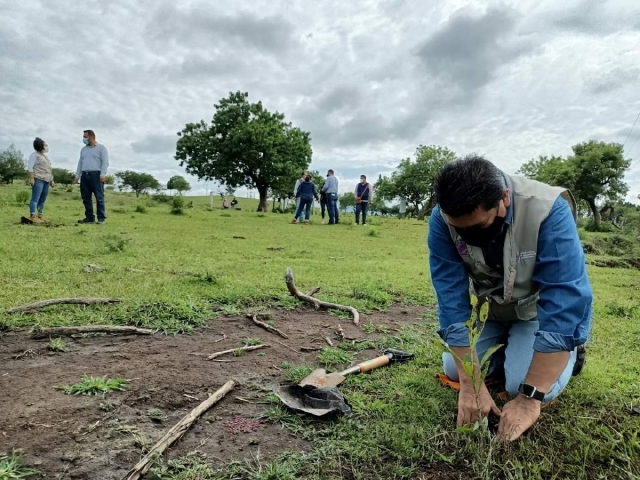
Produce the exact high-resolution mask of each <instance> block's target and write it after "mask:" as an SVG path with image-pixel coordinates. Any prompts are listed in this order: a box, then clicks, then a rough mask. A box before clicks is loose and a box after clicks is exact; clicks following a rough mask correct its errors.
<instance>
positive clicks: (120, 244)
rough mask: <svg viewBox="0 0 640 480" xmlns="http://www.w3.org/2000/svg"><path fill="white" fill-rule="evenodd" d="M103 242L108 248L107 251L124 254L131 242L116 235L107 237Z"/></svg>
mask: <svg viewBox="0 0 640 480" xmlns="http://www.w3.org/2000/svg"><path fill="white" fill-rule="evenodd" d="M102 240H103V242H104V245H105V247H107V250H109V251H110V252H112V253H117V252H124V249H125V248H126V246H127V245H128V244H129V242H130V241H131V240H130V239H128V238H124V237H121V236H119V235H115V234H110V235H106V236H105V237H104V238H103V239H102Z"/></svg>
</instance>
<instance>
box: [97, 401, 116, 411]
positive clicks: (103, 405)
mask: <svg viewBox="0 0 640 480" xmlns="http://www.w3.org/2000/svg"><path fill="white" fill-rule="evenodd" d="M98 408H99V409H100V410H102V411H103V412H113V411H114V410H115V409H116V406H115V405H114V404H113V403H111V402H100V405H98Z"/></svg>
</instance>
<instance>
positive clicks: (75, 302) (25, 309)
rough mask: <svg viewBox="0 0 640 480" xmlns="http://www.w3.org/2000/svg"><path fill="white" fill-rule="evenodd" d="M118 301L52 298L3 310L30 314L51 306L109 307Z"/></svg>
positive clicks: (109, 299)
mask: <svg viewBox="0 0 640 480" xmlns="http://www.w3.org/2000/svg"><path fill="white" fill-rule="evenodd" d="M120 301H121V300H118V299H116V298H54V299H52V300H43V301H42V302H36V303H30V304H28V305H20V306H18V307H13V308H10V309H8V310H5V312H4V313H18V312H30V311H32V310H38V309H40V308H45V307H49V306H51V305H109V304H113V303H120Z"/></svg>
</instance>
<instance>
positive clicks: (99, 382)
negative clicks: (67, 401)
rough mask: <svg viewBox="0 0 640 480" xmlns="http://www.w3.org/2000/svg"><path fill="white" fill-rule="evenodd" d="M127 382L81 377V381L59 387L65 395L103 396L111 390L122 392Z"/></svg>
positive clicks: (119, 379) (116, 379) (121, 379)
mask: <svg viewBox="0 0 640 480" xmlns="http://www.w3.org/2000/svg"><path fill="white" fill-rule="evenodd" d="M126 383H127V381H126V380H125V379H124V378H107V377H106V375H105V376H104V377H89V376H87V375H83V376H82V381H81V382H78V383H75V384H73V385H66V386H62V387H59V388H60V389H61V390H64V393H66V394H67V395H98V394H100V393H101V394H102V395H103V396H104V395H106V394H107V393H109V392H110V391H112V390H118V391H120V392H124V391H125V390H126V388H125V386H126Z"/></svg>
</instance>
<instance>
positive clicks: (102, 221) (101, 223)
mask: <svg viewBox="0 0 640 480" xmlns="http://www.w3.org/2000/svg"><path fill="white" fill-rule="evenodd" d="M104 222H106V220H98V225H104Z"/></svg>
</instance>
